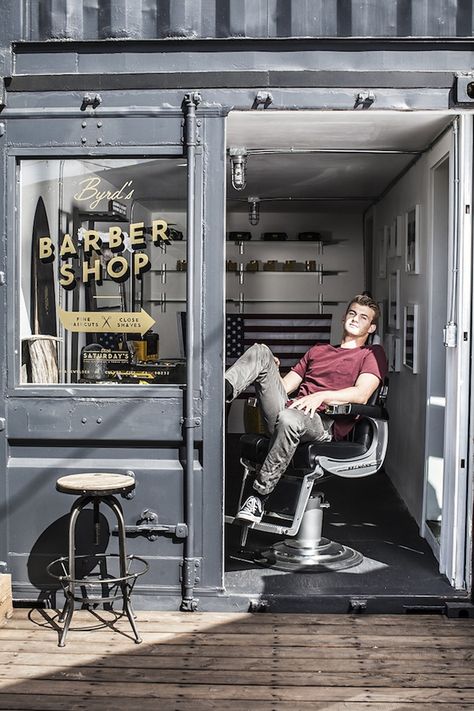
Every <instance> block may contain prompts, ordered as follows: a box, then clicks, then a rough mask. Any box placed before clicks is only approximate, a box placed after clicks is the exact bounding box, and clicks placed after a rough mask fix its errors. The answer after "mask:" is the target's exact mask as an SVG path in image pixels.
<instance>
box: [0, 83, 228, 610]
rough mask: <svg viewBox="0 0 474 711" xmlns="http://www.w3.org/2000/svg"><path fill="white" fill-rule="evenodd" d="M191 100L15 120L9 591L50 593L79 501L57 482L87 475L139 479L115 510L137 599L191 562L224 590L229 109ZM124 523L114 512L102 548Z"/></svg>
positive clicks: (201, 580) (173, 582)
mask: <svg viewBox="0 0 474 711" xmlns="http://www.w3.org/2000/svg"><path fill="white" fill-rule="evenodd" d="M187 99H188V101H187V104H186V100H185V102H184V103H183V106H184V107H185V109H184V112H183V111H181V110H180V108H177V109H176V110H159V109H143V110H140V111H136V112H135V113H134V111H133V110H130V111H128V112H127V115H124V113H123V112H120V111H114V110H106V109H102V110H101V109H100V108H96V107H95V108H93V109H92V108H91V109H90V111H89V110H86V111H85V112H84V113H83V114H82V115H81V113H80V112H79V111H77V112H76V114H74V112H69V113H71V116H67V114H68V112H67V111H64V112H63V115H61V112H58V111H53V110H51V116H46V117H45V113H44V111H43V112H41V111H40V110H38V111H37V110H35V107H34V106H32V107H31V109H30V110H29V112H28V113H29V116H28V119H26V118H25V115H24V114H23V113H22V112H21V111H17V112H15V111H13V110H12V111H10V113H9V115H7V117H6V118H7V121H6V123H7V144H8V149H7V153H8V173H7V181H8V183H7V190H8V213H7V214H8V226H7V232H8V240H7V243H6V245H5V248H6V260H7V269H6V289H3V291H2V294H5V296H6V311H7V314H8V316H7V319H6V322H5V324H4V332H3V333H5V339H3V338H2V340H4V343H5V344H6V353H7V354H8V355H7V356H6V364H7V367H6V378H5V382H4V385H3V393H4V398H2V399H3V400H4V402H5V412H4V413H0V414H1V415H2V416H3V415H4V429H3V431H2V434H4V437H5V439H4V445H5V450H4V456H5V471H6V479H5V482H2V486H4V487H5V488H4V495H5V499H4V500H5V501H6V506H7V510H8V515H7V516H5V517H4V518H3V520H4V521H5V523H4V526H5V528H4V534H5V535H4V536H1V540H2V541H3V545H4V549H2V551H1V554H0V559H2V560H5V561H6V562H7V563H8V569H9V570H10V571H11V572H12V574H13V580H14V585H15V591H16V593H15V594H16V597H23V598H28V599H30V598H31V597H32V596H33V597H37V596H39V597H47V596H48V595H50V594H51V589H52V587H51V579H49V578H48V576H47V574H46V566H47V564H48V562H49V560H51V559H53V558H57V557H58V555H61V554H64V552H65V551H66V545H67V531H66V521H67V516H66V514H67V512H68V510H69V507H70V505H71V503H72V501H71V500H69V499H68V497H67V496H65V495H64V494H59V493H57V492H56V491H55V481H56V479H57V478H58V476H62V475H65V474H70V473H76V472H81V471H86V472H87V471H112V472H124V471H131V472H133V474H134V476H135V477H136V482H137V486H136V493H135V496H134V497H133V498H132V499H130V500H127V501H124V502H123V508H124V512H125V516H126V522H127V525H128V526H129V533H130V536H129V546H128V547H129V553H135V554H137V555H140V556H143V557H144V558H146V559H147V560H148V562H149V563H150V572H149V573H148V574H147V577H146V580H145V579H143V585H140V584H139V585H138V586H137V588H136V592H137V593H138V596H140V594H141V595H142V596H144V597H152V598H153V597H154V596H156V595H157V594H158V595H159V594H161V595H170V596H172V597H175V596H178V597H179V596H180V595H181V587H182V584H184V583H183V567H184V569H185V570H187V568H189V567H190V566H189V565H186V564H185V565H184V566H183V559H185V560H186V559H187V558H189V559H190V560H191V561H192V564H191V567H192V568H193V571H195V570H198V569H199V575H198V574H197V573H195V572H194V574H193V575H192V576H191V587H194V586H195V585H205V586H206V587H207V588H208V589H212V588H220V587H221V584H222V570H221V568H222V564H221V560H222V536H221V535H219V533H217V535H216V531H208V530H204V523H203V516H204V512H203V503H202V502H203V500H206V501H207V502H208V506H209V507H210V510H211V509H214V510H213V512H212V514H213V515H212V519H213V520H215V521H216V526H217V530H218V531H220V529H221V528H222V524H221V523H220V509H221V501H222V476H221V471H222V467H220V466H219V457H220V458H222V436H221V434H222V422H221V420H222V416H221V414H220V412H216V410H220V408H215V407H211V406H210V405H209V404H208V403H209V402H212V403H215V401H216V399H218V398H220V397H221V395H220V393H221V388H222V385H221V378H217V380H218V382H217V383H216V382H215V380H216V379H215V378H214V379H213V380H212V379H211V377H210V373H212V372H213V371H214V372H216V369H219V368H220V369H222V335H221V332H222V330H223V329H222V323H223V315H222V312H223V307H222V303H223V284H222V278H221V279H219V278H218V279H216V274H222V262H223V245H222V242H223V240H222V238H221V235H222V229H219V228H218V225H220V226H222V224H223V185H224V181H223V178H222V176H223V170H224V161H223V154H224V151H223V118H222V116H221V114H220V112H219V110H218V109H216V108H215V107H213V109H212V111H211V112H207V113H206V108H205V107H203V106H199V100H198V99H197V98H195V97H194V95H191V96H190V97H189V96H188V97H187ZM190 104H192V105H193V113H194V118H193V127H192V131H190V129H189V125H188V115H187V110H186V106H189V105H190ZM196 112H197V113H196ZM64 116H66V118H65V117H64ZM196 116H197V118H196ZM205 166H206V168H207V167H208V168H209V171H210V173H211V174H212V179H210V180H209V182H208V185H209V189H210V190H212V197H213V200H212V211H211V210H209V206H208V199H207V193H206V189H205V184H206V183H205ZM219 176H221V177H220V180H219ZM208 235H212V236H213V239H215V244H210V243H209V238H208V240H207V241H206V239H205V238H206V236H208ZM204 264H206V265H207V269H204V267H203V265H204ZM2 313H3V311H2ZM204 358H206V364H209V366H210V367H209V368H208V367H207V365H206V366H204ZM217 401H220V400H219V399H218V400H217ZM212 417H214V419H215V421H213V422H210V421H209V418H210V419H212ZM0 422H3V420H0ZM189 430H191V436H189V432H188V431H189ZM186 432H188V434H186ZM186 446H188V450H189V451H190V452H193V451H194V456H192V457H191V460H190V458H189V457H187V456H186ZM211 460H212V461H213V463H214V466H213V467H212V472H214V474H211V473H209V475H208V476H207V479H206V478H205V477H204V476H203V474H204V471H205V470H206V469H209V470H211V467H210V466H209V465H208V461H211ZM216 460H217V466H215V462H216ZM187 461H190V462H191V464H190V465H189V466H191V468H192V470H191V477H190V472H189V471H188V474H187V475H186V466H187V464H186V462H187ZM2 468H3V467H2ZM213 478H214V479H215V481H213ZM190 481H191V484H192V486H191V485H190ZM208 513H209V511H208ZM25 522H28V525H25ZM89 524H90V520H88V517H87V515H84V517H83V523H82V529H81V532H80V535H79V548H80V550H81V552H83V553H84V552H86V550H87V551H88V548H89V545H90V543H91V541H90V533H88V527H89ZM114 533H115V531H114V523H113V522H112V521H108V520H107V519H105V518H104V520H103V526H102V533H101V538H100V544H99V548H100V549H101V550H106V549H107V550H108V551H109V550H113V549H114V546H115V543H116V536H115V535H114ZM190 541H191V548H190V547H189V546H190ZM94 552H100V551H99V549H98V548H96V549H94ZM204 552H206V564H205V565H202V560H203V556H204ZM185 577H186V576H185ZM187 577H188V578H189V575H188V576H187ZM188 582H189V580H188ZM53 602H54V601H53ZM59 602H61V601H59ZM144 604H147V603H144Z"/></svg>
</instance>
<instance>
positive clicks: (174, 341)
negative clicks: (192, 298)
mask: <svg viewBox="0 0 474 711" xmlns="http://www.w3.org/2000/svg"><path fill="white" fill-rule="evenodd" d="M151 219H152V220H165V221H166V222H167V223H168V224H169V225H172V226H173V228H174V229H176V230H179V231H180V232H182V233H183V238H184V239H183V240H182V241H175V242H171V243H170V244H168V245H166V248H165V249H164V250H163V249H162V248H161V247H159V246H155V245H150V246H149V247H148V250H147V252H148V255H149V257H150V262H151V270H150V272H148V274H147V276H146V277H145V292H144V298H145V301H144V308H145V310H146V311H147V312H148V313H149V314H150V315H151V316H152V318H154V319H155V322H156V323H155V325H154V326H153V330H154V331H155V333H158V335H159V337H160V345H159V349H160V358H176V357H184V350H183V348H184V346H183V340H182V334H181V328H180V322H179V319H178V315H179V312H180V311H184V310H185V309H186V303H185V299H186V272H179V271H177V270H176V266H177V262H178V260H185V259H186V213H185V212H184V211H181V212H177V211H175V212H170V211H160V212H154V213H153V214H152V216H151ZM163 266H165V267H166V277H165V278H166V283H164V284H163V283H162V276H161V272H162V268H163ZM162 294H165V295H166V306H165V308H164V309H162V307H161V304H160V303H157V301H156V300H158V299H160V298H161V295H162ZM150 300H151V301H150ZM154 300H155V301H154ZM174 300H176V301H174Z"/></svg>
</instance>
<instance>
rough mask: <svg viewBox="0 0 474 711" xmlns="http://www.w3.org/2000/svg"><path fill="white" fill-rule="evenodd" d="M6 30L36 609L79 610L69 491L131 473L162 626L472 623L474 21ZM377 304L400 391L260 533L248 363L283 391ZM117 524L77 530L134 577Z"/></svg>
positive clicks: (14, 322)
mask: <svg viewBox="0 0 474 711" xmlns="http://www.w3.org/2000/svg"><path fill="white" fill-rule="evenodd" d="M3 6H4V8H5V11H4V16H3V19H2V22H3V25H2V28H0V33H1V47H2V48H1V64H0V66H1V72H2V93H1V111H0V147H1V156H2V160H1V167H2V172H1V189H0V200H1V202H0V211H1V225H2V227H1V232H0V235H1V241H0V299H1V310H0V329H1V337H0V358H1V368H0V386H1V397H0V512H1V515H0V561H1V564H0V565H1V566H2V567H1V570H0V572H8V573H10V574H11V575H12V580H13V591H14V600H15V601H16V604H18V605H37V606H48V607H58V608H61V607H62V605H63V603H64V596H63V592H62V590H61V585H60V583H59V582H58V576H57V574H56V577H55V576H54V575H52V574H51V573H52V572H54V565H53V566H51V564H52V563H53V561H56V560H57V559H58V558H61V557H63V556H66V555H67V551H68V522H69V510H70V507H71V504H72V502H73V500H74V499H73V497H71V496H67V495H65V494H64V493H63V492H61V491H58V490H57V488H56V481H57V479H58V478H59V477H62V476H66V475H70V474H79V473H98V474H101V473H115V474H128V475H129V476H131V477H133V479H134V482H135V489H134V491H133V492H132V493H131V494H127V495H124V496H123V497H120V496H119V497H118V498H119V500H120V503H121V506H122V508H123V515H124V518H125V531H126V546H127V554H128V555H130V556H134V557H133V558H130V565H132V564H133V565H134V564H137V566H138V568H137V570H138V569H139V572H140V573H142V572H143V570H144V568H143V567H140V565H142V563H140V561H141V560H142V561H145V563H146V566H147V567H148V570H147V572H146V573H144V574H140V575H138V574H137V575H136V577H134V578H133V581H134V583H135V585H134V588H133V603H134V605H135V606H136V607H137V608H138V609H155V610H176V609H182V610H188V611H193V610H204V611H205V610H235V611H248V610H251V611H265V610H270V611H277V612H278V611H286V612H288V611H290V612H291V611H296V612H297V611H299V612H306V611H313V612H340V613H347V612H351V611H360V612H363V611H366V612H369V613H370V612H393V613H401V614H404V613H416V612H426V611H429V612H436V611H438V612H440V613H443V614H447V615H451V616H472V614H473V605H472V550H473V549H472V532H473V516H472V514H473V485H472V483H473V481H472V480H473V466H472V457H473V451H472V420H473V408H472V375H473V373H472V363H471V360H472V288H473V284H472V261H473V253H472V192H473V110H474V73H473V71H472V68H473V66H474V47H473V44H472V35H473V22H474V8H473V3H472V2H469V1H468V2H461V0H459V1H458V2H450V3H433V4H431V3H428V2H423V1H421V0H420V1H416V0H413V1H411V2H410V1H409V0H398V1H397V2H389V1H386V0H384V1H383V2H380V3H376V4H375V5H374V3H372V2H369V0H367V2H365V1H363V2H351V0H337V1H336V2H334V3H305V2H297V0H291V1H289V2H285V3H281V2H278V1H277V0H271V1H270V2H268V1H267V0H264V1H263V0H262V1H260V0H253V1H252V2H247V1H243V0H242V1H241V2H240V1H237V0H227V1H226V2H216V0H201V2H199V3H194V2H191V1H190V0H189V1H188V0H185V1H184V2H182V3H174V2H171V0H168V1H167V2H158V1H156V2H154V1H153V0H151V1H147V2H145V0H139V1H138V2H136V3H132V4H131V3H125V2H115V1H114V2H110V1H108V0H103V1H101V0H89V1H88V2H85V1H84V2H78V1H77V0H75V1H73V0H65V2H63V3H61V4H56V3H51V2H46V0H44V1H43V0H24V1H23V2H21V3H17V2H14V1H13V0H10V1H9V2H4V3H3ZM316 8H317V9H316ZM363 292H368V293H369V294H370V295H371V296H372V298H373V299H374V300H375V301H376V302H377V303H378V306H379V309H380V318H379V319H378V322H377V330H376V332H375V333H374V334H373V342H374V343H379V344H382V345H383V346H384V349H385V353H386V356H387V359H388V376H387V379H386V381H385V382H383V383H381V384H380V388H379V390H378V391H377V392H376V394H375V397H374V398H373V401H372V402H371V403H369V406H368V409H367V410H365V411H364V409H363V408H362V410H357V409H355V410H351V407H352V406H347V407H345V406H344V407H342V408H339V410H338V411H335V412H334V413H333V414H334V417H335V418H337V417H338V416H341V415H344V414H345V415H346V416H347V413H348V412H351V413H352V416H354V413H355V415H357V421H356V424H355V426H354V428H353V430H352V432H351V434H350V436H349V439H347V440H345V441H342V442H334V441H333V442H329V443H325V444H324V445H321V444H319V445H317V444H315V443H311V442H309V443H306V444H305V445H303V446H302V447H300V448H298V450H297V452H296V453H295V455H294V457H293V460H292V463H291V465H290V467H289V469H288V470H287V472H286V473H285V474H284V476H283V477H282V479H281V481H280V483H279V485H278V487H277V488H276V489H275V492H274V494H273V495H272V497H270V498H269V499H268V501H267V505H266V513H265V515H264V517H263V519H262V521H261V523H259V524H252V525H243V524H242V522H240V523H239V522H238V521H236V520H235V514H236V512H237V510H238V506H239V501H240V500H241V499H242V497H243V496H245V493H246V491H247V490H248V487H249V485H251V481H252V477H253V476H254V475H255V472H256V471H258V469H259V467H260V465H261V462H262V458H263V457H264V456H265V452H266V448H267V447H268V437H267V436H266V433H265V428H264V425H263V424H262V417H261V412H260V411H259V408H258V406H256V405H258V403H256V400H255V392H254V390H253V389H252V388H251V389H249V390H248V391H246V392H245V393H243V394H242V395H240V396H239V397H238V398H237V399H235V400H234V401H233V402H232V404H226V403H225V402H224V373H225V369H226V368H227V367H228V366H230V365H231V364H232V363H233V362H234V361H235V360H236V359H237V358H238V357H239V356H240V355H241V354H242V353H243V352H244V351H245V349H246V348H247V347H248V346H250V345H251V344H253V343H255V342H257V343H265V344H267V345H268V346H269V347H270V348H271V350H272V351H273V353H274V355H275V356H276V357H277V358H278V359H279V361H280V370H281V372H282V373H285V372H287V371H288V370H289V369H290V368H291V367H292V366H293V365H294V364H295V363H296V362H297V361H299V360H300V358H301V357H302V356H303V354H304V353H305V352H306V351H307V350H308V349H309V348H310V347H311V346H312V345H314V344H315V343H331V344H334V345H337V344H339V343H340V339H341V334H342V320H343V317H344V315H345V313H346V309H347V304H348V303H350V302H351V299H352V297H353V296H354V295H356V294H362V293H363ZM109 514H110V511H109V510H108V509H107V508H105V509H103V508H101V509H100V513H97V512H95V513H94V511H93V510H92V508H91V507H86V508H85V509H84V510H83V511H82V513H81V514H80V516H79V519H78V521H77V530H76V553H77V555H81V556H86V559H87V560H89V558H87V556H94V555H97V554H102V555H103V556H104V558H102V559H101V560H102V562H103V563H104V561H105V563H104V564H106V562H107V559H108V557H109V556H112V554H114V553H116V551H117V546H118V536H117V523H116V521H115V520H114V518H113V516H112V515H111V514H110V515H109ZM93 531H95V533H96V535H95V536H94V535H93ZM135 557H136V558H135ZM94 560H95V559H94ZM93 562H94V561H93ZM88 565H89V564H87V565H86V564H84V566H83V567H84V568H87V567H88ZM92 567H93V566H92V564H91V565H89V569H88V570H86V573H91V574H93V572H91V568H92ZM131 575H132V576H133V571H132V573H131Z"/></svg>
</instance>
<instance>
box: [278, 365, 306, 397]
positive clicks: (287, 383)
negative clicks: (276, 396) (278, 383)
mask: <svg viewBox="0 0 474 711" xmlns="http://www.w3.org/2000/svg"><path fill="white" fill-rule="evenodd" d="M282 380H283V386H284V388H285V390H286V392H287V393H288V395H289V394H290V393H292V392H294V391H295V390H296V389H297V388H299V386H300V385H301V383H302V382H303V378H302V377H301V376H299V375H298V374H297V373H295V371H294V370H290V372H289V373H287V374H286V375H285V377H284V378H282Z"/></svg>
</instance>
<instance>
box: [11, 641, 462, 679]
mask: <svg viewBox="0 0 474 711" xmlns="http://www.w3.org/2000/svg"><path fill="white" fill-rule="evenodd" d="M42 650H43V654H46V653H47V655H48V667H49V668H51V669H52V668H54V669H56V670H59V669H63V668H72V667H77V668H79V667H81V668H87V669H89V668H95V667H98V666H100V667H101V668H107V669H115V670H116V671H117V672H118V673H121V672H120V670H122V669H140V670H142V671H143V670H145V669H147V670H156V669H161V670H164V669H183V668H184V669H188V670H189V669H196V670H203V669H210V670H212V671H232V672H234V671H241V672H242V671H254V670H255V668H256V666H258V669H259V671H281V672H287V671H288V669H289V668H291V671H292V672H302V671H304V672H307V673H313V674H314V673H318V672H325V673H326V672H338V673H343V672H344V673H345V672H363V673H373V672H377V673H381V672H384V673H387V672H390V673H399V674H406V673H407V672H409V673H410V674H428V673H429V674H446V673H449V674H454V675H456V674H459V675H461V674H471V673H472V670H473V661H472V659H470V660H469V661H462V660H459V659H458V658H457V656H455V655H453V654H452V653H451V654H450V655H449V656H448V655H446V657H447V658H446V659H444V660H442V659H432V660H427V659H423V660H421V661H420V660H419V659H411V660H410V661H409V663H407V661H406V660H405V661H403V660H402V661H401V660H400V659H399V658H398V656H397V657H396V658H393V657H391V658H389V659H387V658H386V655H385V656H384V657H381V658H378V659H373V658H372V659H368V658H366V656H365V654H361V655H360V657H359V658H358V659H350V658H347V657H346V658H339V659H337V658H336V659H331V658H328V657H327V656H326V655H325V654H324V651H322V652H321V654H320V655H317V656H316V655H315V656H312V655H311V656H308V657H305V658H304V659H301V658H300V659H292V658H291V657H287V656H285V657H277V656H275V655H272V657H269V658H263V659H262V658H259V659H258V661H256V659H255V658H253V657H246V656H244V657H242V656H240V657H221V656H218V655H216V656H202V655H201V654H196V650H191V651H190V652H188V653H186V654H181V655H179V656H150V655H147V654H143V655H138V654H133V655H132V654H109V655H98V654H97V653H92V652H91V653H89V654H85V653H84V654H64V649H61V650H60V654H50V650H47V652H46V650H44V647H42ZM40 662H41V658H40V655H39V654H38V652H36V653H34V652H31V650H29V648H28V651H23V652H22V651H15V652H0V669H2V668H6V667H8V666H15V668H18V666H20V667H21V666H28V665H31V666H38V665H39V664H40ZM17 665H18V666H17Z"/></svg>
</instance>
